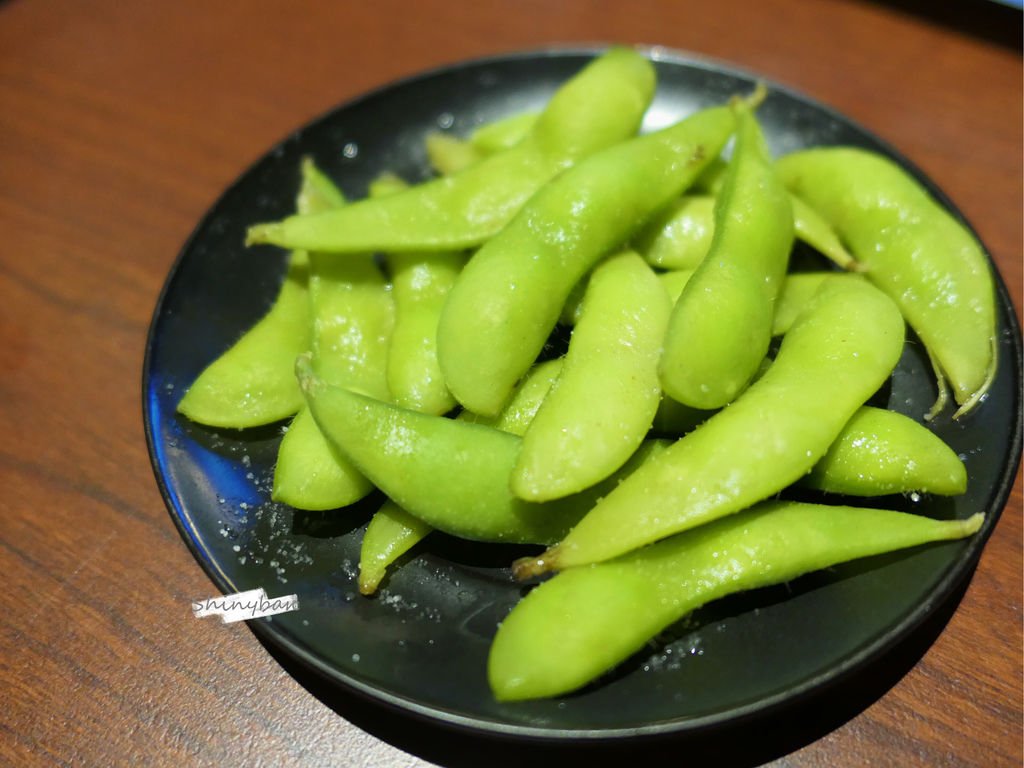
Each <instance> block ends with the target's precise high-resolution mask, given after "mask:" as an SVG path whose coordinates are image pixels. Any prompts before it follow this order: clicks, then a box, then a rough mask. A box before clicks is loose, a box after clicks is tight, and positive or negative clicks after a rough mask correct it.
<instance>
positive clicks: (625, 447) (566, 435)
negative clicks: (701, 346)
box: [511, 251, 671, 501]
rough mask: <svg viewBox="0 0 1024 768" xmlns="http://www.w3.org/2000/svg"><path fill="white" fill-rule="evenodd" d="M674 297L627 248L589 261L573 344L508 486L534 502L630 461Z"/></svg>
mask: <svg viewBox="0 0 1024 768" xmlns="http://www.w3.org/2000/svg"><path fill="white" fill-rule="evenodd" d="M670 311H671V305H670V304H669V301H668V296H667V295H666V293H665V290H664V288H662V286H661V283H659V282H658V278H657V277H655V275H654V272H652V271H651V268H650V267H649V266H648V265H647V264H646V263H645V262H644V260H643V259H642V258H641V257H640V256H639V255H638V254H636V253H635V252H633V251H623V252H622V253H619V254H616V255H614V256H611V257H609V258H608V259H606V260H605V261H603V262H602V263H601V264H599V265H598V266H597V267H595V268H594V271H593V273H592V274H591V276H590V281H589V283H588V285H587V292H586V296H585V297H584V300H583V311H582V313H581V315H580V320H579V322H578V323H577V324H576V327H575V328H574V329H573V333H572V339H571V340H570V342H569V351H568V352H567V353H566V355H565V364H564V365H563V366H562V372H561V374H560V375H559V377H558V380H557V381H556V382H555V384H554V385H553V386H552V388H551V391H550V392H549V393H548V396H547V397H546V398H545V400H544V402H543V404H542V405H541V406H540V410H539V411H538V412H537V415H536V417H535V418H534V419H533V421H532V423H531V424H530V426H529V428H528V429H527V430H526V434H524V435H523V447H522V451H521V452H520V454H519V459H518V461H517V462H516V466H515V469H514V470H513V472H512V480H511V484H512V492H513V493H515V494H516V495H517V496H519V497H520V498H522V499H528V500H530V501H548V500H550V499H556V498H562V497H565V496H569V495H570V494H574V493H579V492H580V491H582V490H583V489H584V488H588V487H590V486H592V485H594V484H595V483H597V482H599V481H601V480H604V479H605V478H606V477H608V476H609V475H611V474H612V473H613V472H615V471H616V470H617V469H618V468H619V467H621V466H622V465H623V464H625V463H626V461H627V459H629V457H630V456H631V455H632V454H633V452H634V451H635V450H636V449H637V448H638V447H639V445H640V443H641V442H642V441H643V439H644V436H645V435H646V434H647V432H648V431H649V430H650V428H651V422H652V421H653V419H654V414H655V411H657V409H658V402H659V401H660V399H661V388H660V387H659V385H658V356H659V354H660V353H661V342H662V339H663V338H664V336H665V328H666V326H667V325H668V315H669V312H670Z"/></svg>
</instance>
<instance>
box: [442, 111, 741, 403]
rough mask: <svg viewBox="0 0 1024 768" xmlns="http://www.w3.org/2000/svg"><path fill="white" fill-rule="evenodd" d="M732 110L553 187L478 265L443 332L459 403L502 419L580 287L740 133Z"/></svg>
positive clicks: (445, 361) (469, 270) (593, 162)
mask: <svg viewBox="0 0 1024 768" xmlns="http://www.w3.org/2000/svg"><path fill="white" fill-rule="evenodd" d="M733 125H734V119H733V115H732V111H731V110H730V109H729V108H728V107H718V108H712V109H706V110H703V111H701V112H698V113H696V114H695V115H692V116H691V117H689V118H687V119H686V120H683V121H680V122H679V123H677V124H675V125H674V126H670V127H668V128H665V129H663V130H661V131H658V132H657V133H652V134H648V135H645V136H640V137H638V138H635V139H631V140H630V141H626V142H623V143H621V144H619V145H617V146H614V147H612V148H610V149H606V150H604V151H603V152H600V153H598V154H595V155H593V156H591V157H589V158H587V159H586V160H584V161H582V162H581V163H579V164H578V165H576V166H574V167H573V168H570V169H569V170H568V171H566V172H565V173H563V174H562V175H561V176H559V177H557V178H555V179H553V180H552V181H551V182H550V183H549V184H546V185H545V186H544V187H543V188H542V189H541V190H539V191H538V193H537V194H536V195H535V196H534V197H533V198H531V199H530V201H529V203H527V205H525V206H524V207H523V209H522V210H521V211H520V212H519V214H518V215H517V216H516V217H515V218H514V219H513V220H512V221H511V222H509V224H508V226H506V227H505V229H503V230H502V231H501V233H499V234H498V235H497V236H496V237H494V238H492V239H491V240H489V241H488V242H487V243H485V244H484V245H483V246H482V247H481V248H480V249H479V250H478V251H477V252H476V253H475V254H474V255H473V256H472V257H471V258H470V260H469V262H468V263H467V264H466V268H465V269H464V270H463V271H462V274H461V276H460V277H459V279H458V281H457V282H456V283H455V287H454V288H453V289H452V292H451V293H450V294H449V296H448V303H447V304H446V305H445V308H444V312H443V313H442V315H441V326H440V328H439V330H438V352H439V356H440V360H441V370H442V371H443V372H444V377H445V380H446V381H447V382H448V388H449V389H450V390H451V392H452V394H453V395H455V399H456V400H458V401H459V402H460V403H462V404H463V405H464V406H465V407H466V408H468V409H469V410H471V411H475V412H477V413H481V414H485V415H490V414H494V413H496V412H497V411H498V409H499V408H500V407H501V405H502V403H503V402H504V401H505V399H506V398H507V397H508V395H509V392H511V390H512V387H513V385H514V384H515V383H516V381H517V380H518V379H519V378H520V377H521V376H522V375H523V374H524V373H525V372H526V371H527V370H528V369H529V368H530V366H531V365H532V364H533V361H534V360H535V359H536V358H537V355H538V353H539V352H540V351H541V349H542V348H543V346H544V342H545V340H546V339H547V338H548V335H549V334H550V333H551V329H552V328H553V327H554V325H555V323H556V322H557V321H558V317H559V314H560V313H561V311H562V307H563V306H564V304H565V301H566V299H567V297H568V295H569V293H570V291H571V290H572V288H573V286H574V285H575V284H576V283H577V282H578V281H579V280H580V278H582V277H583V275H584V274H585V273H586V272H587V270H588V269H590V268H591V267H592V266H593V265H594V264H595V263H597V261H598V260H599V259H601V258H602V257H603V256H605V255H607V254H608V253H610V252H611V251H612V250H613V249H615V248H617V247H619V246H620V245H621V244H622V243H623V242H625V241H626V240H627V239H628V238H629V237H630V236H631V235H632V234H633V233H634V232H635V231H636V229H637V228H638V227H640V226H641V225H642V224H643V222H644V221H645V220H646V219H647V218H648V217H650V216H651V215H652V214H653V213H654V212H655V211H657V210H659V209H661V208H662V207H664V206H665V205H667V204H668V203H669V202H670V201H671V200H672V199H673V198H675V197H677V196H678V195H679V194H681V193H682V191H683V189H685V188H686V187H687V186H688V185H689V184H690V183H691V182H692V181H693V178H694V177H695V176H696V175H697V174H698V173H699V172H700V170H701V169H702V168H703V167H704V165H705V164H706V163H707V162H708V161H709V160H710V159H711V158H713V157H714V156H715V155H717V154H718V152H719V151H721V148H722V146H723V145H724V144H725V142H726V140H727V139H728V138H729V136H730V135H731V133H732V130H733Z"/></svg>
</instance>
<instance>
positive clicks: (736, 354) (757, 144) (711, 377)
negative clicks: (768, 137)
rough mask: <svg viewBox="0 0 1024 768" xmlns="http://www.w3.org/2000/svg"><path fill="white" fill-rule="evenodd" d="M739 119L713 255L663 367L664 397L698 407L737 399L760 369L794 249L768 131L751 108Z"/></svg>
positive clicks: (683, 303)
mask: <svg viewBox="0 0 1024 768" xmlns="http://www.w3.org/2000/svg"><path fill="white" fill-rule="evenodd" d="M737 120H738V123H737V132H736V146H735V152H734V156H733V159H732V162H730V163H729V167H728V169H727V171H726V177H725V184H724V186H723V188H722V192H721V194H720V195H719V197H718V202H717V206H716V209H715V235H714V240H713V241H712V244H711V250H710V251H709V252H708V255H707V257H706V258H705V259H704V260H703V261H702V262H701V263H700V265H699V266H698V267H697V269H696V271H695V272H694V274H693V277H691V278H690V280H689V282H687V284H686V287H685V288H684V289H683V292H682V294H681V295H680V297H679V299H678V300H677V301H676V303H675V307H674V308H673V309H672V317H671V319H670V320H669V328H668V333H667V334H666V335H665V349H664V351H663V352H662V356H661V365H660V369H659V372H660V375H661V383H662V387H663V388H664V390H665V392H666V393H667V394H668V395H669V396H671V397H672V398H673V399H674V400H678V401H679V402H680V403H683V404H684V405H689V406H692V407H694V408H702V409H709V408H720V407H721V406H723V405H725V404H726V403H728V402H730V401H732V399H733V398H735V397H736V395H737V394H739V393H740V392H741V391H742V390H743V388H744V387H746V386H747V384H748V383H749V381H750V379H751V377H752V376H753V375H754V373H755V372H756V371H757V368H758V366H759V365H760V364H761V360H763V359H764V356H765V354H766V353H767V352H768V345H769V343H770V342H771V322H772V314H773V312H774V310H775V299H776V296H777V295H778V292H779V289H780V287H781V285H782V280H783V277H784V276H785V274H786V266H787V264H788V261H789V252H790V249H791V248H792V246H793V211H792V207H791V206H790V202H789V195H788V193H787V192H786V189H785V187H783V186H782V183H781V182H780V181H779V180H778V179H777V178H776V176H775V172H774V170H773V168H772V161H771V158H770V157H769V154H768V147H767V145H766V144H765V141H764V137H763V135H762V134H761V129H760V127H759V126H758V124H757V120H756V119H755V117H754V115H753V113H752V112H751V110H750V109H749V108H748V107H747V106H746V105H743V104H739V105H737Z"/></svg>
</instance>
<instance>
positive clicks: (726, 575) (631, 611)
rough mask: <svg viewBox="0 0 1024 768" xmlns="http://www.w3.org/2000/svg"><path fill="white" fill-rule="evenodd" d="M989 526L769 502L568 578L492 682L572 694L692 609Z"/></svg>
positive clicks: (523, 623) (495, 662) (504, 632)
mask: <svg viewBox="0 0 1024 768" xmlns="http://www.w3.org/2000/svg"><path fill="white" fill-rule="evenodd" d="M982 522H983V516H982V515H981V514H980V513H979V514H975V515H972V516H971V517H969V518H967V519H966V520H933V519H930V518H927V517H923V516H920V515H911V514H906V513H904V512H895V511H889V510H881V509H858V508H855V507H832V506H825V505H818V504H804V503H797V502H766V503H764V504H760V505H757V506H755V507H753V508H752V509H749V510H747V511H745V512H740V513H739V514H737V515H734V516H732V517H729V518H725V519H723V520H717V521H715V522H713V523H709V524H708V525H704V526H701V527H699V528H695V529H693V530H690V531H687V532H686V533H682V534H679V535H678V536H673V537H671V538H669V539H666V540H665V541H662V542H659V543H658V544H655V545H653V546H651V547H646V548H644V549H642V550H639V551H637V552H633V553H631V554H629V555H626V556H624V557H620V558H617V559H615V560H611V561H609V562H606V563H600V564H597V565H593V566H589V567H584V568H572V569H570V570H568V571H565V572H563V573H560V574H558V575H557V576H555V577H554V578H553V579H550V580H548V581H546V582H545V583H543V584H541V585H540V586H538V587H537V588H536V589H534V590H532V591H531V592H530V593H529V594H528V595H527V596H526V597H525V598H524V599H523V600H522V601H521V602H520V603H519V604H518V605H516V607H515V608H513V609H512V612H511V613H510V614H509V615H508V616H507V617H506V618H505V620H504V621H503V622H502V623H501V626H500V627H499V628H498V632H497V635H496V636H495V638H494V642H493V644H492V645H491V651H490V657H489V659H488V667H487V674H488V680H489V682H490V686H491V690H492V691H493V692H494V695H495V697H496V698H497V699H499V700H500V701H518V700H525V699H538V698H544V697H549V696H558V695H561V694H564V693H568V692H570V691H574V690H576V689H578V688H580V687H582V686H584V685H586V684H587V683H589V682H590V681H592V680H594V679H595V678H597V677H598V676H599V675H601V674H602V673H603V672H606V671H607V670H609V669H611V668H613V667H614V666H616V665H617V664H619V663H620V662H622V661H625V660H626V659H627V658H629V657H630V656H631V655H633V654H634V653H636V652H637V651H639V650H640V649H641V648H642V647H643V646H644V644H646V643H647V642H649V641H650V640H651V639H652V638H654V637H656V636H657V635H658V633H660V632H661V631H663V630H664V629H666V628H667V627H669V626H670V625H672V624H674V623H675V622H676V621H678V620H679V619H681V618H682V617H684V616H686V615H687V614H688V613H690V612H691V611H693V610H695V609H697V608H699V607H701V606H702V605H705V604H707V603H709V602H711V601H713V600H717V599H719V598H721V597H725V596H726V595H730V594H734V593H737V592H741V591H745V590H750V589H756V588H759V587H765V586H769V585H772V584H781V583H784V582H787V581H790V580H792V579H795V578H797V577H798V576H801V575H803V574H805V573H810V572H812V571H817V570H820V569H822V568H828V567H830V566H833V565H837V564H839V563H843V562H847V561H850V560H855V559H858V558H862V557H869V556H871V555H877V554H882V553H885V552H892V551H895V550H900V549H905V548H908V547H916V546H920V545H922V544H927V543H931V542H938V541H945V540H952V539H960V538H964V537H967V536H970V535H972V534H973V533H975V532H976V531H977V530H978V529H979V528H980V527H981V524H982Z"/></svg>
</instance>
